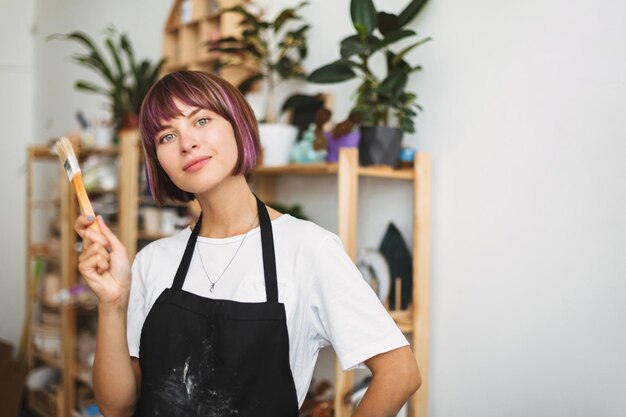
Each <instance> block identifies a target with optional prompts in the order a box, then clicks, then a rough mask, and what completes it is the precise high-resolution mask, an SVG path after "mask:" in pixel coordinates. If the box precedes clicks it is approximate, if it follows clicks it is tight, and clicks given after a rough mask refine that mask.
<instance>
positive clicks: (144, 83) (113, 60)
mask: <svg viewBox="0 0 626 417" xmlns="http://www.w3.org/2000/svg"><path fill="white" fill-rule="evenodd" d="M52 39H60V40H71V41H75V42H78V43H79V44H81V45H82V46H83V47H85V49H86V50H87V52H86V53H77V54H74V55H72V61H73V62H75V63H77V64H78V65H82V66H84V67H86V68H89V69H91V70H93V71H94V72H95V73H96V74H98V75H99V76H100V77H102V79H103V80H104V81H105V84H106V85H105V86H104V87H103V86H100V85H97V84H94V83H91V82H89V81H84V80H78V81H76V83H75V84H74V86H75V88H76V89H77V90H79V91H83V92H86V93H90V94H99V95H103V96H105V97H107V98H108V99H109V106H110V109H111V113H112V115H113V121H114V123H115V125H116V126H117V127H118V128H120V127H133V124H136V120H137V115H138V114H139V109H140V107H141V102H142V101H143V99H144V97H145V96H146V93H147V92H148V89H150V87H151V86H152V84H154V83H155V82H156V81H157V80H158V78H159V74H160V72H161V67H162V66H163V63H164V62H165V61H164V59H161V60H159V61H158V62H157V63H152V62H151V61H150V60H148V59H143V60H140V61H139V60H137V59H136V58H135V52H134V50H133V47H132V44H131V42H130V40H129V39H128V35H127V34H126V33H119V32H118V31H117V29H115V28H114V27H108V28H107V29H106V30H105V39H104V47H105V48H106V51H108V53H109V55H110V58H108V59H106V58H105V56H104V54H103V53H102V52H101V50H100V48H99V47H98V46H97V45H96V43H95V42H94V40H93V39H92V38H91V37H89V36H88V35H87V34H86V33H84V32H80V31H74V32H70V33H67V34H54V35H51V36H49V37H48V40H52Z"/></svg>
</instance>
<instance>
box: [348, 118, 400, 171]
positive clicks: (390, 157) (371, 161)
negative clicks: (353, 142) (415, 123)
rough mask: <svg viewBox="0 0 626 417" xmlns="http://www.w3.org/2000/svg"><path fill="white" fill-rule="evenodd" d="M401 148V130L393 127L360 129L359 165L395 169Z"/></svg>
mask: <svg viewBox="0 0 626 417" xmlns="http://www.w3.org/2000/svg"><path fill="white" fill-rule="evenodd" d="M401 148H402V130H400V129H398V128H395V127H381V126H377V127H370V126H368V127H361V142H360V144H359V163H360V164H361V165H362V166H367V165H390V166H392V167H397V166H398V164H399V162H400V150H401Z"/></svg>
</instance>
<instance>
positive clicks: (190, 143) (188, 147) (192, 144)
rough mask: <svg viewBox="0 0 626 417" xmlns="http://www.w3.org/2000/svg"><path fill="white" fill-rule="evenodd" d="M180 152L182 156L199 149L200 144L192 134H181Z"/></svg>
mask: <svg viewBox="0 0 626 417" xmlns="http://www.w3.org/2000/svg"><path fill="white" fill-rule="evenodd" d="M179 143H180V152H181V153H182V154H186V153H189V152H191V151H192V150H193V149H197V148H198V147H199V146H200V144H199V142H198V140H197V138H196V137H195V136H194V135H193V134H190V133H181V135H180V142H179Z"/></svg>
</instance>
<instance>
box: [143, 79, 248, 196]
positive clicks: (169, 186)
mask: <svg viewBox="0 0 626 417" xmlns="http://www.w3.org/2000/svg"><path fill="white" fill-rule="evenodd" d="M174 99H176V100H179V101H180V102H182V103H185V104H186V105H188V106H193V107H199V108H203V109H207V110H210V111H212V112H215V113H217V114H219V115H220V116H222V117H223V118H224V119H226V120H228V121H229V122H230V124H231V126H232V127H233V132H234V133H235V140H236V142H237V150H238V153H239V156H238V158H237V163H236V164H235V167H234V169H233V172H232V175H241V174H244V175H245V177H246V179H247V180H249V179H250V176H251V175H252V173H253V171H254V169H255V167H256V164H257V157H258V152H259V128H258V122H257V120H256V117H255V116H254V113H253V111H252V109H251V108H250V105H249V104H248V102H247V101H246V99H245V98H244V97H243V95H242V94H241V93H240V92H239V90H237V89H236V88H235V87H233V86H232V85H231V84H230V83H228V82H227V81H226V80H224V79H222V78H220V77H218V76H216V75H213V74H208V73H205V72H201V71H177V72H173V73H170V74H167V75H166V76H164V77H163V78H161V79H160V80H159V81H158V82H157V83H155V84H154V85H153V86H152V88H150V90H149V91H148V94H146V97H145V99H144V101H143V103H142V105H141V111H140V112H139V133H140V135H141V143H142V144H143V149H144V155H145V166H146V167H145V168H146V178H147V179H148V185H149V187H150V191H151V192H152V196H153V198H154V199H155V201H157V202H158V203H160V204H162V203H165V202H167V201H168V200H174V201H190V200H193V199H194V198H195V197H194V195H193V194H192V193H189V192H187V191H184V190H181V189H180V188H178V187H177V186H176V185H174V183H173V182H172V180H171V179H170V178H169V177H168V176H167V174H166V173H165V171H164V170H163V168H161V165H160V164H159V160H158V159H157V154H156V143H157V140H158V138H157V137H156V136H157V134H158V133H159V131H160V130H161V129H162V123H163V122H164V121H167V120H170V119H173V118H175V117H178V116H180V115H181V114H180V111H179V110H178V108H177V107H176V105H175V103H174Z"/></svg>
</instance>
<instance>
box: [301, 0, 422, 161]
mask: <svg viewBox="0 0 626 417" xmlns="http://www.w3.org/2000/svg"><path fill="white" fill-rule="evenodd" d="M427 2H428V0H412V1H411V2H410V3H409V4H408V5H407V6H406V7H405V9H404V10H403V11H402V12H401V13H400V14H398V15H395V14H391V13H386V12H381V11H377V10H376V8H375V6H374V4H373V2H372V0H351V3H350V14H351V18H352V23H353V25H354V28H355V30H356V34H353V35H350V36H348V37H347V38H345V39H343V40H342V41H341V47H340V53H341V58H340V59H338V60H337V61H334V62H332V63H330V64H327V65H324V66H322V67H320V68H318V69H316V70H315V71H313V72H312V73H311V74H310V75H309V77H308V79H309V81H311V82H314V83H338V82H343V81H347V80H351V79H353V78H359V79H360V80H361V83H360V84H359V86H358V88H357V90H356V95H355V96H356V97H355V101H356V103H355V106H354V108H353V111H354V112H356V113H358V115H359V118H360V124H361V141H360V145H359V161H360V163H361V165H371V164H386V165H391V166H396V165H397V164H398V160H399V155H400V149H401V145H402V133H403V132H408V133H412V132H414V131H415V123H414V118H415V117H416V116H417V112H418V111H419V110H421V107H420V106H419V105H418V104H417V103H416V98H417V95H416V94H415V93H413V92H410V91H407V90H406V86H407V82H408V79H409V75H410V74H411V73H413V72H416V71H419V70H421V66H419V65H417V66H412V65H411V64H409V63H408V62H407V61H405V59H404V58H405V56H406V54H407V53H408V52H410V51H411V50H413V49H414V48H416V47H418V46H420V45H422V44H423V43H425V42H427V41H429V40H430V38H425V39H420V40H416V41H415V42H413V43H411V44H409V45H408V46H405V47H404V48H403V49H401V50H399V51H397V52H396V51H393V50H392V49H391V46H392V45H393V44H395V43H396V42H398V41H400V40H405V41H406V40H409V39H411V38H415V37H417V33H415V31H413V30H409V29H405V26H406V25H407V24H408V23H409V22H410V21H412V20H413V19H414V18H415V17H416V16H417V15H418V13H419V12H420V11H421V10H422V8H423V7H424V5H425V4H426V3H427ZM377 54H382V55H383V56H384V57H385V61H386V66H385V67H386V73H385V76H384V77H382V76H379V75H377V74H376V73H375V72H374V71H373V70H372V68H371V67H370V59H371V58H372V57H374V56H375V55H377ZM392 113H393V114H392ZM392 116H393V118H394V119H395V121H396V123H397V125H396V126H395V127H392V126H390V125H391V123H392Z"/></svg>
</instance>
